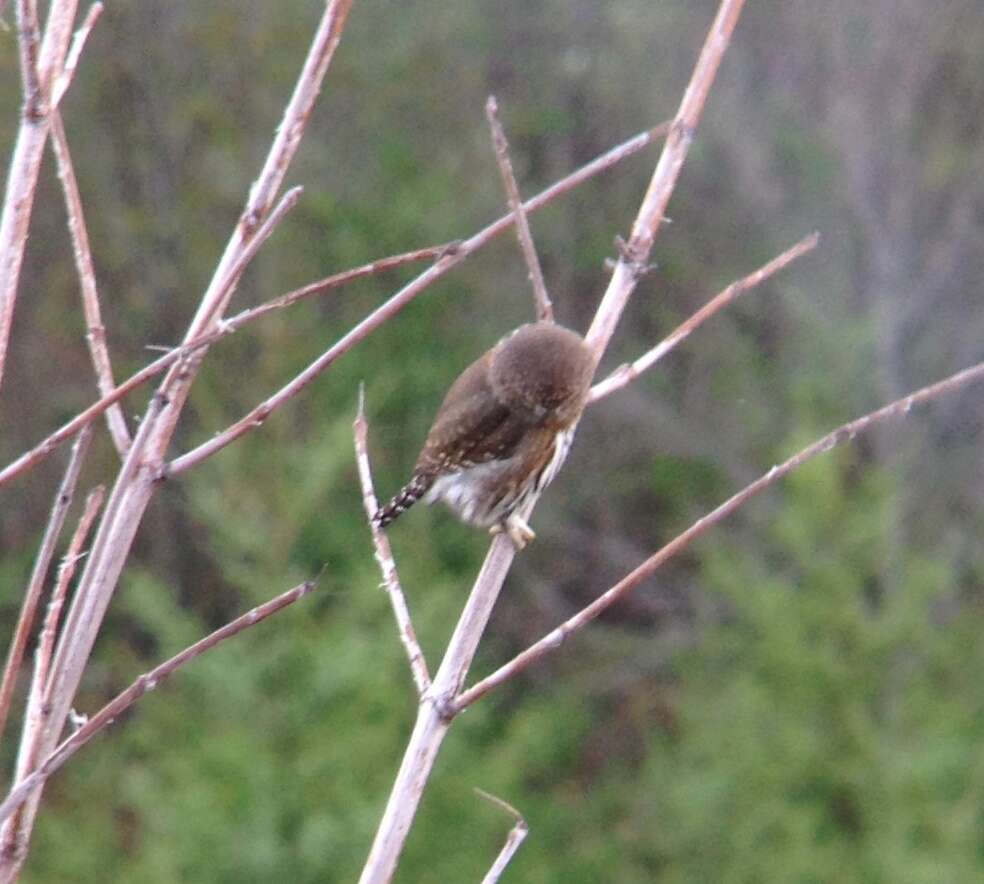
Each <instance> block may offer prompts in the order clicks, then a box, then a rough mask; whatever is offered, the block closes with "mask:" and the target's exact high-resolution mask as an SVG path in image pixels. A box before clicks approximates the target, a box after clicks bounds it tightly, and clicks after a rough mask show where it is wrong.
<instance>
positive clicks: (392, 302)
mask: <svg viewBox="0 0 984 884" xmlns="http://www.w3.org/2000/svg"><path fill="white" fill-rule="evenodd" d="M665 131H666V126H665V124H660V125H659V126H655V127H654V128H652V129H650V130H649V131H648V132H643V133H641V134H640V135H637V136H635V138H631V139H629V141H626V142H624V143H623V144H620V145H619V146H618V147H615V148H612V150H610V151H608V152H606V153H604V154H602V155H601V156H600V157H597V158H596V159H595V160H593V161H592V162H590V163H588V164H587V165H585V166H582V167H581V168H580V169H578V170H577V171H575V172H572V173H571V174H570V175H568V176H567V177H565V178H562V179H561V180H560V181H558V182H557V183H556V184H554V185H552V186H551V187H548V188H547V189H546V190H544V191H543V192H541V193H540V194H538V195H537V196H535V197H533V198H532V199H529V200H527V201H526V202H525V203H524V204H523V208H524V209H525V210H526V211H527V212H532V211H535V210H536V209H539V208H540V207H541V206H544V205H546V204H547V203H548V202H550V201H551V200H553V199H555V198H556V197H558V196H560V195H561V194H562V193H566V192H567V191H568V190H570V189H571V188H573V187H575V186H576V185H578V184H580V183H581V182H582V181H585V180H587V179H588V178H590V177H592V176H593V175H596V174H598V173H599V172H601V171H603V170H605V169H607V168H609V167H610V166H612V165H614V164H615V163H617V162H619V161H620V160H622V159H624V158H625V157H627V156H631V155H632V154H634V153H636V152H637V151H639V150H642V148H643V147H645V146H646V145H648V144H650V143H651V142H652V141H653V140H655V139H656V138H659V137H661V136H662V134H663V133H664V132H665ZM514 221H515V217H514V216H513V215H511V214H510V215H504V216H502V217H501V218H499V219H498V220H496V221H494V222H493V223H492V224H490V225H489V226H488V227H485V228H483V229H482V230H480V231H479V232H478V233H476V234H474V235H472V236H471V237H469V238H468V239H466V240H464V241H462V242H461V243H460V244H458V246H457V247H456V248H453V249H451V250H450V251H449V252H448V253H447V254H445V255H443V256H442V257H441V258H439V259H438V260H437V261H435V262H434V264H432V265H431V266H430V267H429V268H428V269H427V270H425V271H424V272H423V273H421V274H420V275H419V276H418V277H417V278H416V279H414V280H413V281H412V282H410V283H409V284H408V285H406V286H404V287H403V288H402V289H400V291H398V292H397V293H396V294H395V295H393V296H392V297H391V298H390V299H389V300H388V301H386V302H385V303H383V304H382V305H380V306H379V307H377V308H376V309H375V310H374V311H373V312H372V313H370V314H369V315H368V316H367V317H366V318H365V319H363V320H362V321H361V322H360V323H358V325H356V326H355V327H354V328H353V329H352V330H351V331H349V332H348V334H346V335H344V336H343V337H342V338H341V339H340V340H339V341H337V342H336V343H335V344H334V345H333V346H332V347H330V348H329V349H328V350H327V351H326V352H325V353H323V354H322V355H321V356H319V357H318V358H317V359H316V360H315V361H314V362H312V363H311V364H310V365H309V366H308V367H307V368H306V369H304V371H302V372H301V373H300V374H298V375H297V376H296V377H295V378H294V379H293V380H291V381H290V382H289V383H288V384H286V385H285V386H283V387H281V388H280V390H278V391H277V392H276V393H274V394H273V395H272V396H270V397H269V398H268V399H266V400H265V401H263V402H261V403H260V404H259V405H257V406H256V407H255V408H254V409H253V410H252V411H250V412H249V413H248V414H246V415H244V416H243V417H241V418H240V419H239V420H238V421H236V422H235V423H234V424H232V425H231V426H229V427H227V428H226V429H225V430H223V431H222V432H221V433H218V434H217V435H215V436H213V437H212V438H211V439H209V441H208V442H203V443H202V444H201V445H199V446H198V447H197V448H193V449H192V450H191V451H189V452H188V453H186V454H183V455H181V456H180V457H177V458H175V459H174V460H172V461H171V462H170V463H169V464H168V465H167V466H166V467H165V470H164V475H165V476H167V477H170V476H175V475H177V474H178V473H183V472H184V471H185V470H188V469H191V467H193V466H197V465H198V464H199V463H201V462H202V461H203V460H206V459H207V458H209V457H211V456H212V455H213V454H215V453H216V452H218V451H221V450H222V449H223V448H225V447H226V446H227V445H229V444H230V443H231V442H234V441H235V440H236V439H238V438H239V437H240V436H242V435H243V434H245V433H248V432H249V431H250V430H254V429H256V428H257V427H259V426H261V425H262V424H263V422H264V421H265V420H266V419H267V418H268V417H269V416H270V414H271V413H272V412H274V411H276V410H277V409H278V408H280V407H281V406H282V405H284V404H285V403H286V402H288V401H290V399H292V398H293V397H294V396H296V395H297V394H298V393H300V392H301V390H303V389H304V388H305V387H306V386H307V385H308V384H310V383H311V382H312V381H313V380H314V379H315V378H317V377H318V375H320V374H321V373H322V372H323V371H324V370H325V369H327V368H328V367H329V366H330V365H331V364H332V363H333V362H334V361H335V360H336V359H338V358H339V357H340V356H342V355H343V354H344V353H346V352H348V351H349V350H351V349H352V347H354V346H355V345H356V344H358V343H359V342H360V341H362V340H364V339H365V338H367V337H368V336H369V335H370V334H371V333H372V332H373V331H374V330H375V329H377V328H378V327H379V326H380V325H382V324H383V323H384V322H386V321H387V320H389V319H392V318H393V317H394V316H395V315H396V314H397V313H399V312H400V311H401V310H402V309H403V308H404V307H406V306H407V304H409V303H410V302H411V301H412V300H413V299H414V298H416V297H417V296H418V295H420V293H421V292H423V291H424V290H425V289H426V288H427V287H428V286H430V285H431V284H432V283H433V282H435V281H436V280H438V279H440V278H441V277H442V276H444V274H445V273H447V272H448V271H449V270H451V269H452V268H453V267H456V266H457V265H458V264H460V263H461V262H462V261H463V260H464V259H465V258H467V257H468V256H469V255H470V254H472V253H473V252H474V251H476V250H477V249H479V248H481V247H482V246H484V245H485V244H486V243H488V242H489V241H490V240H492V239H494V238H495V237H496V236H498V235H499V234H500V233H502V232H503V231H504V230H506V229H508V228H509V226H510V225H511V224H513V223H514ZM2 481H3V473H0V482H2Z"/></svg>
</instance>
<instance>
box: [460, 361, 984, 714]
mask: <svg viewBox="0 0 984 884" xmlns="http://www.w3.org/2000/svg"><path fill="white" fill-rule="evenodd" d="M981 378H984V362H980V363H978V364H977V365H974V366H972V367H970V368H966V369H964V370H963V371H959V372H957V373H956V374H954V375H951V376H950V377H948V378H945V379H944V380H942V381H937V382H936V383H935V384H930V385H929V386H928V387H923V388H922V389H921V390H917V391H916V392H914V393H910V394H909V395H908V396H904V397H902V398H901V399H897V400H896V401H894V402H891V403H889V404H888V405H885V406H883V407H882V408H879V409H878V410H877V411H873V412H871V413H870V414H866V415H864V416H863V417H859V418H857V419H856V420H853V421H850V422H848V423H846V424H843V425H842V426H840V427H838V428H837V429H836V430H834V431H832V432H830V433H828V434H827V435H826V436H824V437H822V438H821V439H818V440H817V441H816V442H814V443H812V444H811V445H808V446H807V447H806V448H804V449H802V450H801V451H799V452H797V453H796V454H794V455H793V456H792V457H790V458H788V459H787V460H785V461H783V462H782V463H781V464H778V465H777V466H774V467H772V469H770V470H769V471H768V472H767V473H765V474H764V475H762V476H760V477H759V478H758V479H756V480H755V481H754V482H752V483H751V484H750V485H747V486H746V487H745V488H743V489H742V490H741V491H739V492H738V493H737V494H735V495H733V496H732V497H730V498H728V499H727V500H726V501H725V502H724V503H722V504H721V505H720V506H718V507H717V508H716V509H714V510H712V511H711V512H709V513H708V514H707V515H706V516H704V517H703V518H701V519H698V520H697V521H696V522H694V524H693V525H691V526H690V527H689V528H688V529H687V530H686V531H684V532H683V533H682V534H679V535H678V536H677V537H675V538H674V539H673V540H671V541H670V542H669V543H668V544H666V546H664V547H663V548H662V549H661V550H659V551H658V552H656V553H654V554H653V555H652V556H650V557H649V558H648V559H646V561H644V562H643V563H642V564H641V565H639V567H637V568H636V569H635V570H634V571H632V572H631V573H630V574H627V575H626V576H625V577H623V578H622V580H620V581H619V582H618V583H616V584H615V586H613V587H612V588H611V589H609V590H608V591H606V592H605V593H603V594H602V595H600V596H599V597H598V598H597V599H595V600H594V601H593V602H592V603H591V604H590V605H588V606H587V607H585V608H584V609H582V610H581V611H579V612H578V613H577V614H575V615H574V616H573V617H571V618H569V619H568V620H566V621H564V623H562V624H561V625H560V626H558V627H557V628H556V629H554V630H553V631H552V632H550V633H548V634H547V635H545V636H544V637H543V638H541V639H540V640H539V641H538V642H535V643H534V644H532V645H531V646H530V647H529V648H527V649H526V650H525V651H523V652H522V653H520V654H518V655H517V656H515V657H514V658H513V659H512V660H510V661H509V662H508V663H506V664H505V665H503V666H501V667H499V669H497V670H496V671H495V672H493V673H492V674H491V675H489V676H488V677H486V678H483V679H482V680H481V681H479V682H478V683H477V684H475V685H474V686H473V687H471V688H469V689H468V690H467V691H464V692H463V693H462V694H461V695H460V696H459V697H457V699H456V700H455V701H454V702H453V703H452V704H451V709H452V711H453V712H454V713H457V712H460V711H461V710H462V709H466V708H467V707H468V706H470V705H471V704H472V703H474V702H475V701H476V700H478V699H479V698H480V697H482V696H484V695H485V694H487V693H488V692H489V691H491V690H492V689H493V688H495V687H498V686H499V685H501V684H502V683H503V682H505V681H508V680H509V679H510V678H513V677H514V676H515V675H517V674H518V673H520V672H522V671H523V670H524V669H526V668H527V667H529V666H530V665H532V664H533V663H534V662H536V661H537V660H539V659H540V658H541V657H543V656H544V655H545V654H547V653H549V652H550V651H553V650H555V649H556V648H559V647H560V646H561V645H562V644H563V643H564V641H566V639H567V638H568V637H569V636H570V635H572V634H573V633H575V632H577V631H578V630H579V629H582V628H584V626H585V625H587V624H588V623H590V622H591V621H592V620H594V619H595V617H597V616H598V615H599V614H601V613H602V612H603V611H605V610H607V609H608V608H610V607H611V606H612V605H614V604H615V603H616V602H618V601H620V600H621V599H623V598H624V597H625V596H627V595H628V594H629V593H630V592H632V590H633V589H635V588H636V587H637V586H638V585H639V584H640V583H642V581H644V580H646V579H647V578H649V577H650V576H652V574H653V573H654V572H655V571H656V570H657V569H658V568H659V567H660V566H661V565H663V563H664V562H666V561H667V560H668V559H671V558H672V557H673V556H675V555H677V553H679V552H681V551H683V550H684V549H686V548H687V547H688V546H690V544H691V543H693V542H694V541H695V540H696V539H697V538H698V537H700V536H701V535H702V534H704V533H705V532H706V531H707V530H708V529H710V528H711V527H713V526H714V525H716V524H717V523H718V522H720V521H722V520H723V519H725V518H727V517H728V516H730V515H731V514H732V513H733V512H735V510H737V509H738V508H739V507H741V506H743V505H744V504H745V503H747V502H748V501H749V500H751V499H752V498H753V497H755V496H756V495H757V494H760V493H761V492H762V491H764V490H765V489H766V488H768V487H770V486H771V485H774V484H775V483H776V482H778V481H779V480H780V479H782V478H783V477H785V476H787V475H788V474H789V473H791V472H792V471H793V470H795V469H798V468H799V467H801V466H802V465H803V464H805V463H806V462H807V461H810V460H813V458H815V457H817V456H819V455H821V454H825V453H826V452H828V451H830V450H832V449H833V448H836V447H837V446H838V445H842V444H844V443H845V442H848V441H850V440H851V439H853V438H854V437H855V436H856V435H857V434H858V433H864V432H866V431H867V430H869V429H871V427H873V426H875V425H876V424H880V423H883V422H885V421H888V420H895V419H899V418H903V417H905V416H906V415H907V414H908V413H909V412H910V410H911V409H912V408H913V407H914V406H917V405H922V404H924V403H925V402H928V401H929V400H930V399H934V398H936V397H938V396H942V395H945V394H947V393H951V392H953V391H954V390H957V389H959V388H960V387H963V386H966V385H967V384H970V383H972V382H974V381H977V380H979V379H981Z"/></svg>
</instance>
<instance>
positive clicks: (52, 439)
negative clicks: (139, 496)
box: [0, 246, 449, 485]
mask: <svg viewBox="0 0 984 884" xmlns="http://www.w3.org/2000/svg"><path fill="white" fill-rule="evenodd" d="M448 248H449V246H431V247H430V248H426V249H417V250H415V251H413V252H407V253H405V254H403V255H393V256H391V257H389V258H380V259H378V260H376V261H373V262H371V263H369V264H365V265H363V266H362V267H356V268H354V269H352V270H346V271H344V272H342V273H336V274H335V275H333V276H329V277H327V278H325V279H321V280H318V281H317V282H313V283H310V284H309V285H306V286H304V287H303V288H299V289H295V290H294V291H292V292H288V293H287V294H284V295H280V296H279V297H277V298H274V299H273V300H271V301H268V302H267V303H265V304H260V305H259V306H258V307H253V308H251V309H249V310H243V311H242V312H241V313H237V314H236V315H235V316H233V317H232V318H231V319H227V320H224V321H223V323H222V325H221V327H220V328H218V329H216V330H215V331H212V332H209V333H207V334H204V335H201V336H200V337H198V338H195V339H194V340H192V341H188V343H186V344H181V345H180V346H178V347H174V348H173V349H171V350H168V351H167V352H166V353H164V354H163V355H162V356H160V357H159V358H158V359H155V360H154V361H153V362H151V363H150V364H149V365H146V366H144V367H143V368H142V369H140V370H139V371H138V372H136V373H135V374H133V375H132V376H131V377H129V378H127V379H126V380H125V381H124V382H123V383H121V384H120V385H119V386H118V387H114V388H113V389H112V390H111V391H110V392H108V393H107V394H106V395H105V396H103V398H102V399H100V400H98V401H97V402H94V403H92V405H90V406H89V407H88V408H87V409H85V411H81V412H79V413H78V414H77V415H76V416H75V417H73V418H72V419H71V420H69V421H67V422H66V423H64V424H62V426H60V427H59V428H58V429H57V430H55V432H53V433H52V434H51V435H49V436H47V437H46V438H44V439H42V440H41V441H40V442H39V443H38V444H37V445H35V446H34V447H33V448H31V449H30V450H29V451H26V452H24V454H22V455H21V456H20V457H18V458H17V459H16V460H13V461H11V462H10V463H9V464H8V465H7V466H6V467H4V468H3V469H2V470H0V485H4V484H5V483H7V482H9V481H10V480H11V479H14V478H15V477H16V476H19V475H20V474H21V473H24V472H26V471H27V470H29V469H30V468H31V467H33V466H35V465H36V464H38V463H40V462H41V461H42V460H44V458H46V457H47V456H48V455H49V454H51V452H52V451H54V450H55V449H56V448H57V447H58V446H59V445H61V443H62V442H64V441H65V440H66V439H70V438H71V437H72V436H74V435H75V434H76V433H77V432H79V430H81V429H82V427H85V426H87V425H88V424H90V423H92V421H94V420H95V419H96V418H97V417H99V415H101V414H103V413H104V412H105V411H106V409H107V408H110V407H112V406H113V405H114V404H115V403H116V402H119V401H120V400H121V399H123V398H124V397H125V396H126V395H127V394H129V393H131V392H133V390H135V389H137V388H138V387H141V386H143V385H144V384H145V383H146V382H147V381H149V380H150V379H151V378H154V377H156V376H157V375H159V374H160V373H161V372H163V371H165V370H166V369H168V368H170V366H171V365H173V364H174V363H175V362H177V361H178V360H179V359H181V358H183V357H186V356H188V355H190V354H191V353H192V352H193V351H194V350H197V349H198V348H199V347H205V346H208V345H210V344H213V343H215V342H216V341H217V340H219V339H220V338H222V337H224V336H225V335H227V334H230V333H231V332H234V331H238V330H239V329H240V328H241V327H242V326H244V325H245V324H246V323H247V322H251V321H252V320H254V319H258V318H259V317H261V316H265V315H266V314H267V313H270V312H272V311H273V310H279V309H281V308H282V307H288V306H290V305H291V304H294V303H296V302H297V301H300V300H302V299H304V298H309V297H311V296H313V295H318V294H321V293H323V292H326V291H329V290H330V289H333V288H336V287H338V286H340V285H343V284H345V283H347V282H351V281H352V280H354V279H360V278H362V277H364V276H369V275H371V274H373V273H378V272H381V271H383V270H389V269H391V268H393V267H398V266H401V265H403V264H407V263H410V262H411V261H420V260H424V259H426V258H430V257H435V256H437V255H440V254H443V253H444V252H445V251H447V249H448Z"/></svg>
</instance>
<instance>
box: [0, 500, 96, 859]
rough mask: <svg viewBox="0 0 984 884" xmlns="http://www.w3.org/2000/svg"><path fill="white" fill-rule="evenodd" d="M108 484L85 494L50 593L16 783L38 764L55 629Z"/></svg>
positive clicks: (16, 830)
mask: <svg viewBox="0 0 984 884" xmlns="http://www.w3.org/2000/svg"><path fill="white" fill-rule="evenodd" d="M104 493H105V488H104V487H103V486H102V485H99V486H97V487H96V488H94V489H93V490H92V491H91V492H89V496H88V497H87V498H86V502H85V511H84V512H83V514H82V518H81V519H80V520H79V524H78V526H77V527H76V529H75V532H74V534H73V535H72V540H71V542H70V543H69V546H68V550H67V552H66V553H65V555H64V556H63V557H62V563H61V565H60V566H59V568H58V581H57V583H56V585H55V588H54V590H53V592H52V594H51V601H50V602H49V603H48V611H47V613H46V615H45V618H44V626H43V627H42V629H41V635H40V637H39V638H38V647H37V650H36V651H35V652H34V673H33V675H32V678H31V687H30V690H29V691H28V700H27V710H26V712H25V713H24V726H23V730H22V732H21V741H20V748H19V750H18V753H17V764H16V768H15V772H14V779H13V782H14V784H15V785H16V784H17V783H18V782H20V781H21V780H23V779H24V777H26V776H27V774H28V773H30V772H31V770H33V769H34V768H35V767H36V766H37V760H38V745H39V741H40V739H41V734H42V732H43V730H44V727H45V725H46V723H47V718H48V706H47V704H45V702H44V695H45V688H46V686H47V681H48V670H49V666H50V664H51V655H52V652H53V650H54V643H55V632H56V630H57V628H58V619H59V617H60V615H61V609H62V606H63V605H64V602H65V597H66V595H67V594H68V585H69V583H70V582H71V580H72V575H73V574H74V573H75V566H76V565H77V564H78V561H79V558H80V553H81V551H82V545H83V544H84V543H85V539H86V537H87V536H88V534H89V530H90V529H91V528H92V523H93V522H94V521H95V518H96V514H97V513H98V512H99V508H100V507H101V506H102V500H103V495H104ZM20 817H21V814H19V813H18V814H16V815H15V816H14V819H13V820H12V821H11V823H10V825H9V826H8V827H7V829H6V830H5V832H4V844H3V849H4V851H5V852H13V851H16V845H17V844H19V843H22V842H23V841H24V840H25V839H26V837H27V834H26V832H25V831H24V827H23V821H22V819H21V818H20Z"/></svg>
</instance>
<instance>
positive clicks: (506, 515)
mask: <svg viewBox="0 0 984 884" xmlns="http://www.w3.org/2000/svg"><path fill="white" fill-rule="evenodd" d="M593 373H594V360H593V359H592V357H591V353H590V351H589V350H588V348H587V346H586V345H585V343H584V341H583V340H582V339H581V337H580V336H579V335H578V334H576V333H575V332H572V331H570V329H566V328H563V327H561V326H559V325H555V324H553V323H549V322H536V323H531V324H529V325H522V326H520V327H519V328H518V329H516V330H515V331H514V332H512V333H511V334H509V335H507V336H506V337H505V338H503V339H502V340H501V341H499V343H498V344H496V345H495V347H493V348H492V349H491V350H489V351H488V352H487V353H485V355H484V356H482V357H480V358H479V359H478V360H476V361H475V362H473V363H472V364H471V365H470V366H468V368H466V369H465V370H464V372H462V374H461V375H460V376H459V377H458V379H457V380H456V381H455V382H454V384H452V386H451V389H450V390H448V393H447V395H446V396H445V397H444V402H443V403H442V404H441V407H440V409H439V410H438V413H437V417H436V418H435V419H434V424H433V426H432V427H431V429H430V432H429V433H428V434H427V441H426V442H425V443H424V447H423V450H422V451H421V452H420V456H419V457H418V458H417V465H416V466H415V467H414V470H413V475H412V477H411V479H410V481H409V482H408V483H407V484H406V485H405V486H404V488H403V489H402V490H401V491H400V493H399V494H397V495H396V497H394V498H393V499H392V500H391V501H390V502H389V503H388V504H386V505H385V506H383V507H381V508H380V509H379V510H378V511H377V513H376V514H375V516H374V517H373V519H374V521H375V522H376V524H377V525H379V526H380V527H384V526H386V525H388V524H389V523H390V522H392V521H393V520H394V519H396V518H397V517H398V516H399V515H400V514H401V513H403V512H404V511H405V510H407V509H408V508H409V507H411V506H412V505H413V504H414V503H416V502H417V501H418V500H420V499H421V498H423V499H424V500H426V501H427V502H428V503H433V502H434V501H436V500H442V501H444V502H445V503H446V504H447V505H448V506H449V507H450V508H451V509H452V510H453V511H454V512H455V514H456V515H457V516H458V517H459V518H461V519H462V520H463V521H465V522H468V523H470V524H473V525H478V526H479V527H483V528H491V530H492V531H493V532H496V531H502V530H505V531H506V532H507V533H508V534H509V536H510V538H511V539H512V540H513V542H514V543H515V544H516V546H517V547H519V548H522V547H523V546H524V545H525V544H526V543H527V542H528V541H530V540H532V539H533V536H534V535H533V532H532V531H531V530H530V528H529V526H528V525H527V524H526V522H525V521H524V520H523V517H522V510H523V509H524V507H525V506H526V504H527V503H528V502H529V501H530V500H531V499H533V498H534V497H535V496H536V495H537V494H538V493H539V492H540V491H542V490H543V489H544V488H545V487H546V486H547V485H548V484H549V482H550V481H551V480H552V479H553V477H554V475H555V474H556V472H557V470H558V469H559V468H560V465H561V464H562V463H563V461H564V458H565V457H566V456H567V450H568V448H569V447H570V443H571V438H572V437H573V433H574V427H575V425H576V424H577V421H578V418H580V416H581V411H582V409H583V408H584V403H585V401H586V399H587V395H588V390H589V388H590V385H591V376H592V374H593Z"/></svg>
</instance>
